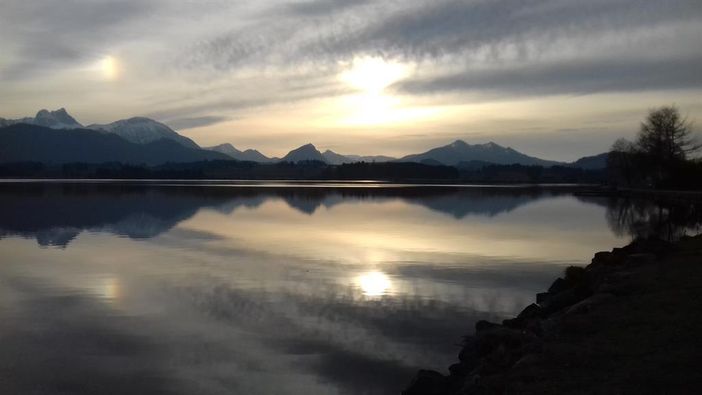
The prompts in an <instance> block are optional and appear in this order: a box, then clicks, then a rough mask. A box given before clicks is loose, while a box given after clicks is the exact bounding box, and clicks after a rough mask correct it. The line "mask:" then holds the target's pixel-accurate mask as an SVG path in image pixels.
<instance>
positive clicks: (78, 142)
mask: <svg viewBox="0 0 702 395" xmlns="http://www.w3.org/2000/svg"><path fill="white" fill-rule="evenodd" d="M228 159H230V158H229V157H227V156H226V155H224V154H221V153H219V152H212V151H207V150H203V149H199V148H188V147H185V146H183V145H181V144H179V143H177V142H175V141H173V140H169V139H160V140H157V141H152V142H150V143H146V144H136V143H132V142H130V141H127V140H125V139H124V138H122V137H120V136H118V135H116V134H112V133H103V132H99V131H95V130H89V129H51V128H47V127H44V126H38V125H31V124H24V123H19V124H15V125H11V126H7V127H4V128H2V129H0V162H2V163H10V162H42V163H55V164H62V163H72V162H82V163H106V162H120V163H126V164H146V165H158V164H162V163H166V162H197V161H203V160H228Z"/></svg>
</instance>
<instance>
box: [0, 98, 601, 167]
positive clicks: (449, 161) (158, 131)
mask: <svg viewBox="0 0 702 395" xmlns="http://www.w3.org/2000/svg"><path fill="white" fill-rule="evenodd" d="M18 124H28V125H33V126H38V127H45V128H49V129H52V130H76V129H90V130H93V131H96V132H98V133H101V134H112V135H115V136H118V137H120V138H122V139H124V140H125V141H127V142H130V143H133V144H137V145H148V144H152V143H157V142H160V141H161V140H168V141H172V142H175V143H177V144H178V145H180V146H182V147H184V148H188V149H192V150H196V151H204V152H199V153H198V154H197V155H184V154H183V153H182V152H181V153H178V154H177V155H176V156H174V157H172V158H170V159H168V160H170V161H172V162H177V161H180V160H182V159H183V158H185V157H187V158H193V157H200V158H207V157H213V158H218V159H234V160H239V161H250V162H258V163H274V162H278V161H284V162H294V163H296V162H300V161H319V162H324V163H327V164H330V165H341V164H345V163H355V162H391V161H392V162H416V163H421V164H425V165H447V166H454V167H457V168H459V169H462V170H468V171H473V170H477V169H480V168H482V167H485V166H488V165H493V164H494V165H511V164H519V165H524V166H534V165H537V166H544V167H550V166H568V167H577V168H582V169H588V170H593V169H603V168H605V167H606V162H607V154H606V153H603V154H599V155H593V156H587V157H583V158H580V159H578V160H577V161H575V162H571V163H566V162H557V161H550V160H544V159H540V158H537V157H533V156H529V155H526V154H524V153H521V152H519V151H516V150H514V149H512V148H510V147H504V146H501V145H499V144H497V143H494V142H488V143H485V144H468V143H466V142H465V141H463V140H456V141H454V142H452V143H450V144H448V145H445V146H441V147H436V148H433V149H430V150H428V151H425V152H423V153H419V154H412V155H406V156H404V157H402V158H399V159H397V158H393V157H390V156H384V155H375V156H362V155H342V154H339V153H336V152H334V151H332V150H330V149H327V150H326V151H324V152H320V151H319V150H318V149H317V148H316V147H315V146H314V145H313V144H311V143H310V144H305V145H303V146H301V147H298V148H296V149H293V150H291V151H290V152H289V153H288V154H287V155H285V156H284V157H283V158H282V159H278V158H269V157H267V156H266V155H264V154H262V153H261V152H259V151H257V150H255V149H247V150H245V151H241V150H239V149H237V148H235V147H234V146H233V145H232V144H230V143H224V144H220V145H216V146H212V147H207V148H204V149H202V148H201V147H200V146H199V145H198V144H196V143H195V142H194V141H193V140H191V139H189V138H188V137H185V136H182V135H180V134H179V133H178V132H176V131H174V130H173V129H171V128H170V127H169V126H168V125H166V124H164V123H161V122H158V121H155V120H153V119H149V118H145V117H133V118H129V119H123V120H118V121H115V122H112V123H108V124H92V125H88V126H83V125H82V124H81V123H80V122H78V121H77V120H76V119H75V118H73V117H72V116H71V115H70V114H68V112H67V111H66V109H65V108H60V109H58V110H55V111H48V110H40V111H39V112H37V114H36V115H35V116H34V117H25V118H20V119H4V118H0V128H6V127H9V126H13V125H18ZM63 137H66V136H63ZM39 144H40V145H41V142H39ZM151 148H152V149H153V146H152V147H151ZM209 153H216V154H219V155H215V156H212V155H209ZM5 154H6V155H10V154H11V153H9V152H7V150H5ZM161 154H163V152H161ZM174 154H175V152H174ZM108 157H110V156H109V155H108ZM111 157H113V158H116V157H115V156H111ZM132 159H133V158H132V157H131V156H128V157H126V158H125V161H127V163H131V162H130V161H131V160H132ZM164 159H167V158H165V157H163V156H162V155H161V156H159V157H158V159H155V160H164ZM0 161H6V160H5V158H3V157H0ZM74 161H78V157H76V158H75V160H74ZM147 162H148V163H151V162H149V161H147ZM147 162H142V163H147Z"/></svg>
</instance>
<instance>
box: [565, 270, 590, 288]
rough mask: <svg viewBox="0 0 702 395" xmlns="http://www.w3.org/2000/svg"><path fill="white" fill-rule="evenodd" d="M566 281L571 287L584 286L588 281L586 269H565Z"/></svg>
mask: <svg viewBox="0 0 702 395" xmlns="http://www.w3.org/2000/svg"><path fill="white" fill-rule="evenodd" d="M565 281H566V283H567V284H568V285H569V286H570V287H574V286H579V285H582V284H584V283H585V282H586V281H587V278H586V273H585V268H584V267H581V266H568V267H567V268H566V269H565Z"/></svg>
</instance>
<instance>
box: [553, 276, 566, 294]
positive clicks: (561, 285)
mask: <svg viewBox="0 0 702 395" xmlns="http://www.w3.org/2000/svg"><path fill="white" fill-rule="evenodd" d="M566 289H568V283H567V282H566V280H564V279H562V278H560V277H558V278H557V279H556V281H554V282H553V284H551V286H550V287H548V293H550V294H552V295H555V294H557V293H560V292H563V291H565V290H566Z"/></svg>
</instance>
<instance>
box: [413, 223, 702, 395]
mask: <svg viewBox="0 0 702 395" xmlns="http://www.w3.org/2000/svg"><path fill="white" fill-rule="evenodd" d="M700 330H702V236H696V237H684V238H683V239H681V240H680V241H678V242H676V243H668V242H664V241H661V240H658V239H646V240H637V241H634V242H632V243H631V244H629V245H627V246H626V247H623V248H615V249H613V250H612V251H603V252H598V253H596V254H595V256H594V258H593V259H592V263H590V264H589V265H588V266H586V267H584V268H583V267H575V266H572V267H568V268H567V269H566V270H565V273H564V276H563V277H562V278H558V279H556V280H555V281H554V282H553V284H552V285H551V287H549V289H548V291H547V292H544V293H540V294H538V295H536V300H535V303H533V304H531V305H529V306H527V307H526V308H525V309H524V310H523V311H522V312H521V313H520V314H519V315H518V316H517V317H515V318H512V319H507V320H504V321H503V322H502V323H493V322H487V321H479V322H477V323H476V324H475V333H474V334H473V335H469V336H466V337H465V338H464V339H463V343H462V347H461V349H460V352H459V354H458V362H457V363H455V364H453V365H451V366H450V367H449V369H448V370H449V374H448V375H443V374H441V373H439V372H436V371H431V370H420V371H419V372H418V373H417V375H416V376H415V377H414V379H413V380H412V383H411V384H410V385H409V387H408V388H407V389H406V390H405V391H403V394H404V395H456V394H463V395H468V394H628V393H632V394H641V393H651V394H653V393H656V394H658V393H666V394H685V393H700V392H701V391H702V373H701V369H700V366H701V365H702V364H701V363H700V362H701V361H702V340H701V338H702V337H701V336H700Z"/></svg>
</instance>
